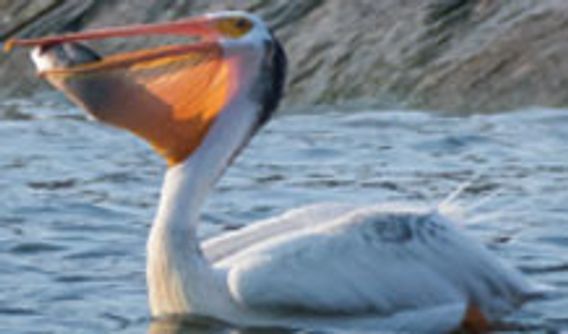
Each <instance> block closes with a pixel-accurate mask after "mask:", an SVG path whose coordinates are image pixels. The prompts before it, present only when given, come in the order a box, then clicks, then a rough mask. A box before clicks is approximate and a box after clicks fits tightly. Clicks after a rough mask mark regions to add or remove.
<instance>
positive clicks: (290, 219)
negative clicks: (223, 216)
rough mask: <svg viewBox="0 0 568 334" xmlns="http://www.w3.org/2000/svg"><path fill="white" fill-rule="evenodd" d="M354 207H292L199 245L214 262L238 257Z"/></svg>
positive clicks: (324, 205) (337, 205) (326, 205)
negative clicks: (280, 213) (262, 244)
mask: <svg viewBox="0 0 568 334" xmlns="http://www.w3.org/2000/svg"><path fill="white" fill-rule="evenodd" d="M355 209H356V207H355V206H353V205H349V204H340V203H323V204H313V205H308V206H305V207H300V208H296V209H293V210H290V211H288V212H286V213H284V214H282V215H280V216H277V217H273V218H269V219H266V220H264V221H261V222H256V223H254V224H251V225H249V226H246V227H244V228H241V229H238V230H235V231H231V232H226V233H223V234H221V235H218V236H215V237H212V238H210V239H208V240H205V241H204V242H203V243H202V244H201V248H202V249H203V253H204V254H205V256H206V257H207V259H208V260H209V261H211V262H212V263H216V262H219V261H222V260H226V259H228V258H232V257H238V256H239V254H241V252H245V251H247V250H249V249H251V248H252V247H254V246H255V245H258V244H261V243H266V242H267V241H268V240H269V239H271V238H277V237H278V236H282V235H284V234H287V233H294V232H298V231H299V230H301V229H307V228H313V227H314V226H315V225H317V224H322V223H325V222H327V221H330V220H332V219H335V218H336V217H338V216H340V215H342V214H345V213H347V212H349V211H352V210H355Z"/></svg>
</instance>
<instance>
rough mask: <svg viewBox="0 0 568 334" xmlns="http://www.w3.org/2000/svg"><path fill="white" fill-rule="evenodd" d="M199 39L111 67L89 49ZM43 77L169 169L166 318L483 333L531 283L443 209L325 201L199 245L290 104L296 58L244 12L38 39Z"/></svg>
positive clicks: (160, 295) (153, 281)
mask: <svg viewBox="0 0 568 334" xmlns="http://www.w3.org/2000/svg"><path fill="white" fill-rule="evenodd" d="M138 35H178V36H191V37H198V38H200V39H199V40H198V41H197V42H195V41H193V40H188V43H187V44H177V45H169V46H163V47H159V48H155V49H149V50H141V51H133V52H127V53H120V54H116V55H111V56H108V57H101V56H99V55H98V54H97V53H96V52H94V51H92V50H91V49H90V48H88V47H86V46H84V45H82V44H78V43H77V42H79V41H85V40H90V39H102V38H116V37H129V36H138ZM7 46H8V47H13V46H34V47H35V48H34V49H33V50H32V52H31V55H32V59H33V61H34V63H35V65H36V67H37V69H38V72H39V74H40V76H41V77H43V78H45V79H47V80H48V81H49V82H50V83H51V84H52V85H53V86H55V87H56V88H57V89H59V90H61V91H62V92H64V93H65V94H66V95H67V96H68V97H69V98H70V99H71V100H72V101H74V102H75V103H77V104H78V105H79V106H81V107H82V108H84V109H85V110H86V111H87V112H88V113H89V114H91V115H92V116H94V118H96V119H98V120H99V121H101V122H103V123H106V124H109V125H112V126H115V127H118V128H121V129H126V130H128V131H130V132H132V133H134V134H135V135H137V136H139V137H141V138H143V139H145V140H146V141H148V142H149V143H150V144H151V145H152V147H153V148H154V149H155V150H156V151H157V153H158V154H160V155H161V156H162V157H164V159H165V160H166V161H167V163H168V169H167V171H166V174H165V178H164V183H163V187H162V191H161V199H160V203H159V206H158V211H157V214H156V217H155V219H154V222H153V225H152V227H151V231H150V236H149V238H148V244H147V283H148V294H149V304H150V309H151V313H152V315H153V316H154V317H162V316H169V315H202V316H207V317H214V318H217V319H220V320H223V321H226V322H229V323H233V324H236V325H240V326H287V327H297V328H307V329H334V330H337V329H339V330H341V329H348V330H355V331H369V332H375V331H378V330H403V331H411V332H447V331H451V330H454V329H456V328H459V327H460V326H473V328H477V330H479V329H480V328H486V326H487V325H489V324H491V323H492V322H494V321H495V320H497V319H499V318H500V317H502V316H503V315H506V314H507V313H509V312H511V311H512V310H514V309H515V308H516V307H518V306H519V305H521V304H522V303H523V302H524V301H525V300H527V298H528V297H530V296H531V295H533V294H534V293H535V291H536V290H535V288H534V286H533V285H532V284H531V283H530V282H528V281H527V280H526V279H525V277H523V275H522V274H521V273H520V272H519V271H517V270H516V269H514V268H512V267H510V266H508V265H507V264H505V263H503V262H502V261H500V260H499V259H496V258H495V256H494V255H493V254H491V253H490V252H489V251H487V250H486V249H485V248H484V247H483V246H481V245H480V244H478V243H477V242H475V241H474V240H472V239H471V238H470V237H468V236H467V235H466V234H465V233H463V232H462V231H461V230H460V229H459V228H458V227H456V226H455V224H454V223H453V222H452V221H451V220H450V219H449V218H448V217H446V216H444V215H443V214H441V213H440V212H439V211H438V210H437V209H435V208H416V207H410V206H409V207H405V206H393V205H375V206H370V207H353V206H349V205H331V204H330V205H316V206H310V207H306V208H299V209H296V210H292V211H290V212H287V213H285V214H283V215H282V216H280V217H276V218H272V219H268V220H265V221H262V222H258V223H254V224H250V225H249V226H247V227H244V228H242V229H240V230H238V231H233V232H229V233H225V234H222V235H220V236H217V237H213V238H211V239H209V240H205V241H204V242H202V243H200V240H199V239H198V237H197V228H198V225H199V217H200V215H199V213H200V210H201V208H202V206H203V203H204V201H205V199H206V197H207V195H208V194H209V192H210V191H211V189H212V188H213V186H214V185H215V183H216V181H217V180H218V179H219V178H220V177H221V175H222V174H223V172H224V171H225V169H226V168H227V167H228V166H229V165H230V164H231V162H232V161H233V160H234V159H235V157H236V156H237V155H238V153H239V152H240V151H241V150H242V149H243V148H244V147H245V145H246V144H247V143H248V141H249V140H250V139H251V138H252V136H253V135H254V134H255V133H256V132H257V130H258V129H259V128H260V127H261V126H262V125H263V124H264V123H265V122H266V121H267V120H268V119H269V118H270V116H271V115H272V113H273V112H274V110H275V109H276V107H277V105H278V102H279V100H280V98H281V96H282V92H283V87H284V81H285V74H286V55H285V53H284V50H283V48H282V46H281V45H280V43H279V42H278V40H277V39H276V38H275V36H274V35H273V34H272V33H271V31H270V30H269V29H268V28H267V27H266V25H265V24H264V22H263V21H262V20H261V19H260V18H258V17H256V16H254V15H252V14H249V13H245V12H220V13H214V14H207V15H205V16H200V17H194V18H189V19H185V20H181V21H176V22H171V23H163V24H153V25H138V26H129V27H121V28H112V29H101V30H94V31H91V32H84V33H75V34H67V35H62V36H54V37H46V38H41V39H31V40H13V41H10V42H8V43H7Z"/></svg>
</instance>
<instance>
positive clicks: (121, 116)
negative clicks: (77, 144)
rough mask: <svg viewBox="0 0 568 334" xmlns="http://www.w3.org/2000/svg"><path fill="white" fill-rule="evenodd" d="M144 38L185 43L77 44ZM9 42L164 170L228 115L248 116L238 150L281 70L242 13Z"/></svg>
mask: <svg viewBox="0 0 568 334" xmlns="http://www.w3.org/2000/svg"><path fill="white" fill-rule="evenodd" d="M148 35H154V36H163V35H175V36H181V37H189V38H188V42H187V43H182V44H174V45H171V44H170V45H165V46H160V47H156V48H152V49H144V50H137V51H130V52H123V53H118V54H113V55H109V56H106V57H102V56H100V55H99V54H98V53H97V52H95V51H93V50H92V49H91V48H89V47H87V46H85V45H83V44H79V43H78V42H83V41H88V40H95V39H108V38H128V37H134V36H148ZM6 45H7V48H11V47H13V46H33V47H35V48H34V49H33V50H32V52H31V57H32V60H33V61H34V63H35V64H36V67H37V70H38V74H39V75H40V76H41V77H44V78H46V79H47V80H48V81H49V82H50V83H51V84H53V85H54V86H55V87H56V88H58V89H59V90H61V91H63V92H64V93H65V94H66V95H67V96H68V97H69V98H70V99H71V100H72V101H74V102H75V103H77V104H78V105H79V106H81V107H83V108H84V109H85V110H86V111H87V112H88V113H89V114H91V115H92V116H94V118H96V119H98V120H100V121H102V122H104V123H107V124H110V125H112V126H116V127H119V128H124V129H127V130H129V131H131V132H132V133H134V134H136V135H138V136H139V137H142V138H143V139H145V140H146V141H148V142H149V143H150V144H151V145H152V146H153V147H154V148H155V149H156V151H157V152H158V153H159V154H160V155H162V156H163V157H164V158H165V159H166V160H167V162H168V163H169V164H170V165H176V164H178V163H180V162H183V161H185V160H186V159H187V158H188V157H189V156H191V154H192V153H193V152H194V151H195V150H196V149H197V148H198V147H199V146H200V145H201V144H202V143H203V141H204V139H205V138H206V137H207V135H208V134H209V132H210V129H211V128H212V126H213V125H214V124H215V123H216V121H217V120H218V119H219V118H220V117H221V115H223V114H225V113H228V112H231V113H240V117H241V118H244V119H247V121H246V123H247V124H246V125H243V126H245V127H247V129H246V130H247V131H246V133H247V136H245V138H243V139H242V140H241V139H239V140H240V141H241V142H242V143H240V144H239V145H238V146H239V148H240V147H242V146H244V144H245V143H246V142H247V140H248V139H249V138H250V137H251V136H252V134H254V133H255V132H256V130H257V129H258V128H259V127H260V125H262V124H264V123H265V122H266V120H268V119H269V118H270V115H271V114H272V112H273V111H274V110H275V109H276V107H277V105H278V102H279V100H280V98H281V96H282V91H283V86H284V81H285V73H286V56H285V53H284V51H283V49H282V47H281V45H280V43H279V42H278V40H277V39H276V38H275V37H274V35H273V34H272V32H271V31H270V29H269V28H268V27H267V26H266V25H265V23H264V22H263V21H262V20H261V19H260V18H259V17H257V16H255V15H253V14H250V13H246V12H241V11H225V12H218V13H211V14H205V15H202V16H198V17H191V18H187V19H183V20H179V21H174V22H168V23H159V24H145V25H132V26H125V27H115V28H105V29H98V30H92V31H87V32H80V33H71V34H66V35H60V36H52V37H45V38H39V39H27V40H11V41H9V42H8V43H7V44H6ZM236 109H239V110H238V111H235V110H236ZM230 110H232V111H230ZM225 131H226V130H225ZM235 150H236V151H238V149H235Z"/></svg>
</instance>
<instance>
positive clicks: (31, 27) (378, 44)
mask: <svg viewBox="0 0 568 334" xmlns="http://www.w3.org/2000/svg"><path fill="white" fill-rule="evenodd" d="M227 8H237V9H244V10H250V11H253V12H256V13H258V14H259V15H261V16H262V17H264V18H265V19H266V20H267V21H268V22H269V23H270V25H271V26H272V27H273V28H274V30H275V31H276V34H277V35H278V36H279V37H280V38H281V39H282V41H283V43H284V44H285V46H286V48H287V50H288V53H289V58H290V78H289V81H288V94H287V98H286V103H287V104H288V105H292V106H293V105H313V104H337V103H347V104H349V103H353V104H358V105H364V106H369V105H372V106H377V105H378V106H383V105H404V106H408V107H412V108H423V109H436V110H442V111H448V112H461V113H470V112H492V111H498V110H507V109H513V108H519V107H525V106H533V105H540V106H549V107H566V106H568V92H567V91H568V42H567V41H568V1H565V0H514V1H497V0H404V1H402V0H380V1H377V0H355V1H341V0H327V1H326V0H292V1H285V0H271V1H261V0H258V1H237V0H233V1H206V0H194V1H188V0H183V1H182V0H146V1H139V0H137V1H135V0H121V1H108V0H103V1H95V0H20V1H10V0H0V39H1V40H6V39H7V38H10V37H15V36H18V37H31V36H40V35H46V34H50V33H60V32H62V31H78V30H83V29H88V28H94V27H101V26H110V25H122V24H127V23H140V22H157V21H167V20H172V19H175V18H179V17H183V16H187V15H191V14H195V13H202V12H207V11H212V10H218V9H227ZM146 43H147V41H144V40H140V39H136V40H132V41H129V40H120V41H108V42H103V43H102V44H101V45H100V46H97V49H100V50H102V51H103V52H113V51H117V50H121V49H124V48H126V47H128V48H135V47H143V46H144V45H146ZM0 83H1V85H2V86H1V87H2V88H0V96H4V97H6V96H20V95H25V94H30V93H33V92H36V91H38V90H41V89H46V88H47V86H46V85H45V84H44V83H42V82H41V81H40V80H37V79H36V78H35V75H34V72H33V68H32V66H31V64H30V63H29V62H28V60H27V56H26V55H25V51H22V50H17V51H15V52H13V53H11V54H2V55H1V57H0Z"/></svg>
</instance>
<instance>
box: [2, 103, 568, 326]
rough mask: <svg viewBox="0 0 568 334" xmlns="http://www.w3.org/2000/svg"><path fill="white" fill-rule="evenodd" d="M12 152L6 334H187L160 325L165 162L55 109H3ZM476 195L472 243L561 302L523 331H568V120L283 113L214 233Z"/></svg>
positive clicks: (234, 188)
mask: <svg viewBox="0 0 568 334" xmlns="http://www.w3.org/2000/svg"><path fill="white" fill-rule="evenodd" d="M0 138H1V142H0V172H1V175H2V177H1V178H0V189H1V190H0V332H2V333H144V332H156V333H158V332H159V333H168V332H172V333H174V332H178V333H181V332H184V331H183V330H180V329H179V328H177V327H176V325H175V324H171V323H166V324H163V323H162V324H160V323H154V324H153V325H152V326H153V327H151V326H150V320H149V317H148V308H147V301H146V287H145V274H144V269H145V263H144V261H145V255H144V252H145V242H146V237H147V233H148V228H149V226H150V222H151V220H152V217H153V214H154V210H155V206H156V202H157V200H158V193H159V187H160V183H161V177H162V173H163V170H164V164H163V163H162V162H161V161H160V160H159V159H158V158H157V157H155V156H154V154H153V153H152V152H151V151H150V149H148V148H147V147H146V145H145V144H143V143H142V142H140V141H138V140H137V139H135V138H134V137H132V136H131V135H129V134H126V133H123V132H121V131H117V130H115V129H111V128H107V127H104V126H100V125H99V124H96V123H94V122H89V121H87V120H86V118H85V117H83V116H82V115H81V113H80V112H79V111H78V110H77V109H75V108H72V107H69V106H67V105H65V104H64V103H61V102H60V100H59V99H58V98H54V97H53V96H45V97H38V98H36V99H32V100H27V101H24V100H8V101H3V102H1V103H0ZM468 180H472V184H471V186H469V187H468V188H467V189H466V190H465V192H464V193H463V194H462V195H461V196H460V197H459V198H458V200H457V202H456V203H458V204H460V205H461V206H462V207H466V208H467V207H474V206H476V204H480V206H478V207H477V208H472V209H471V210H470V211H466V212H465V217H466V218H468V219H467V224H466V228H467V229H468V231H469V233H471V234H473V235H474V236H475V237H476V238H478V239H479V240H481V241H482V242H484V243H485V244H487V245H488V246H489V247H490V248H491V249H492V250H493V251H495V252H496V253H498V254H499V256H501V257H503V258H505V259H506V260H507V261H511V262H512V263H514V264H515V265H516V266H518V267H520V268H521V269H522V270H523V271H525V272H526V273H527V274H528V275H529V276H530V277H531V278H533V279H534V280H536V281H539V282H541V283H546V284H550V285H552V286H554V287H556V288H557V289H558V291H557V294H556V296H555V297H554V298H550V299H547V300H543V301H537V302H532V303H529V304H527V305H526V306H525V307H524V308H523V309H521V310H519V312H517V313H515V314H513V315H512V316H511V318H510V321H512V322H514V323H516V324H520V325H522V326H524V327H525V328H527V331H529V332H532V331H535V330H543V331H544V330H561V329H565V330H568V296H567V294H568V204H567V203H568V110H545V109H538V108H533V109H527V110H517V111H509V112H503V113H499V114H496V115H474V116H468V117H463V116H462V117H453V116H451V115H444V114H441V113H439V112H417V111H408V110H388V111H385V110H382V111H379V110H347V109H343V110H340V109H334V108H329V109H325V108H324V109H322V108H318V109H317V110H316V109H306V110H304V111H302V112H295V113H290V112H288V113H286V112H284V113H281V115H279V117H278V118H276V119H275V120H273V121H272V122H271V123H270V125H269V126H268V127H267V128H266V129H265V130H264V131H262V133H260V134H259V136H258V137H257V138H256V139H255V140H254V141H253V142H252V143H251V145H250V147H249V148H248V149H247V150H246V151H245V152H244V153H243V155H242V156H241V157H240V158H239V159H238V160H237V161H236V165H235V166H233V167H232V168H231V169H230V170H229V172H228V173H227V175H226V176H225V177H224V178H223V179H222V181H221V182H220V184H219V185H218V186H217V188H216V191H215V193H214V194H213V195H212V196H211V198H210V200H209V203H208V206H207V208H206V210H205V212H204V223H203V225H202V229H201V231H200V233H201V234H202V236H203V237H207V236H210V235H215V234H217V233H221V232H223V231H224V230H228V229H234V228H238V227H240V226H243V225H246V224H249V223H251V222H254V221H255V220H258V219H262V218H265V217H269V216H272V215H275V214H278V213H281V212H283V211H285V210H287V209H289V208H294V207H297V206H300V205H305V204H310V203H315V202H330V201H332V202H333V201H341V202H351V203H362V204H365V203H375V202H379V201H397V202H400V201H416V202H420V203H428V204H432V205H434V204H436V203H439V202H440V201H441V200H443V199H444V198H445V197H447V196H448V194H450V193H451V192H452V191H453V190H455V189H456V188H457V187H459V186H460V185H461V184H463V183H464V182H467V181H468ZM489 196H493V197H491V198H490V200H487V201H485V203H482V202H483V199H487V198H489ZM185 330H186V332H188V333H221V332H224V330H223V328H222V327H220V325H217V324H212V323H209V322H207V321H205V322H203V321H197V324H192V325H187V326H186V327H185Z"/></svg>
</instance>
